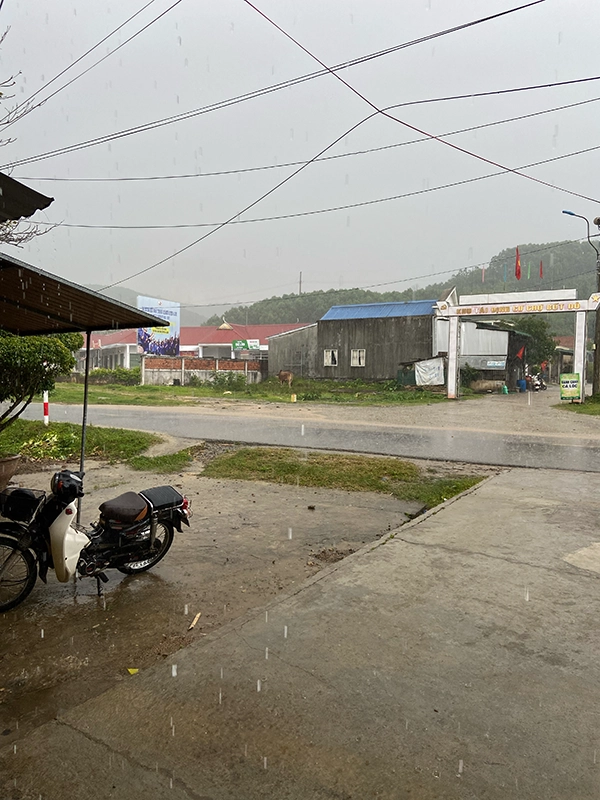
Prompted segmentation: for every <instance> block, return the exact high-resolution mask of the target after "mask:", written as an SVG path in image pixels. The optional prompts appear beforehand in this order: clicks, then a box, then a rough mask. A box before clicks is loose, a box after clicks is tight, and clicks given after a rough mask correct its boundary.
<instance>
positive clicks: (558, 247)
mask: <svg viewBox="0 0 600 800" xmlns="http://www.w3.org/2000/svg"><path fill="white" fill-rule="evenodd" d="M519 253H520V256H521V280H520V281H518V280H517V279H516V277H515V248H514V247H512V248H508V249H506V250H502V252H500V253H498V255H496V256H494V257H493V258H492V259H491V261H490V263H489V264H488V265H487V268H486V269H485V272H484V275H483V280H482V269H481V267H471V268H466V269H463V270H460V271H459V272H457V273H455V274H454V275H452V276H451V277H449V278H448V279H447V280H445V281H444V282H442V283H434V284H430V285H428V286H425V287H423V288H422V289H416V290H413V289H406V290H405V291H402V292H373V291H369V290H365V289H329V290H328V291H318V292H306V293H305V294H301V295H297V294H288V295H283V296H282V297H270V298H267V299H265V300H259V301H258V302H257V303H253V304H252V305H249V306H237V307H235V308H231V309H229V311H226V312H225V318H226V319H227V321H228V322H237V323H241V324H244V323H246V322H247V323H248V324H250V325H253V324H254V325H256V324H260V323H268V322H316V321H317V320H318V319H320V318H321V317H322V316H323V314H325V312H326V311H327V310H328V309H329V308H331V306H333V305H345V304H353V303H383V302H389V301H401V300H418V299H432V300H433V299H437V298H439V297H440V295H441V294H442V293H443V292H444V290H446V289H449V288H451V287H453V286H456V288H457V291H458V294H459V295H461V294H484V293H485V294H488V293H492V292H514V291H517V290H519V291H536V290H539V289H563V288H568V289H577V292H578V297H579V298H587V297H589V296H590V294H591V293H592V292H593V291H594V290H595V288H596V278H595V271H596V256H595V253H594V252H593V250H592V248H591V247H590V246H589V244H588V243H587V242H551V243H546V244H523V245H519ZM540 261H541V262H542V269H543V277H542V278H540ZM400 266H401V265H400ZM563 316H564V315H554V316H553V320H552V321H553V323H554V324H553V327H554V329H555V332H556V333H563V332H570V330H568V329H569V328H570V327H571V322H572V320H571V317H572V315H567V316H566V319H559V318H562V317H563ZM220 321H221V318H220V317H219V316H214V317H211V318H210V319H209V320H207V323H206V324H207V325H218V324H219V322H220ZM565 325H566V326H567V330H563V329H564V328H565Z"/></svg>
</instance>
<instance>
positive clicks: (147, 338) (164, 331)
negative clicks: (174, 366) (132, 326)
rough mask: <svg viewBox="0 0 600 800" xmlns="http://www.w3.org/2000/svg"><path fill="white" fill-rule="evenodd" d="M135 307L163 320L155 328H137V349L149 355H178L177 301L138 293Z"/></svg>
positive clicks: (179, 314) (178, 321)
mask: <svg viewBox="0 0 600 800" xmlns="http://www.w3.org/2000/svg"><path fill="white" fill-rule="evenodd" d="M137 307H138V308H139V309H140V311H145V312H146V313H147V314H152V316H153V317H158V318H159V319H163V320H164V321H165V324H164V325H161V326H160V327H155V328H138V351H139V352H140V353H144V354H146V355H149V356H178V355H179V336H180V328H181V325H180V316H181V309H180V304H179V303H174V302H172V301H171V300H158V299H157V298H156V297H144V296H142V295H138V299H137Z"/></svg>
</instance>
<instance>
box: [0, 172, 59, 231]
mask: <svg viewBox="0 0 600 800" xmlns="http://www.w3.org/2000/svg"><path fill="white" fill-rule="evenodd" d="M53 201H54V198H53V197H46V195H44V194H40V193H39V192H36V191H35V190H34V189H30V188H29V186H25V184H23V183H21V182H20V181H16V180H15V179H14V178H11V177H9V176H8V175H5V174H4V173H2V172H0V223H2V222H9V221H12V220H17V219H21V218H22V217H30V216H31V215H32V214H35V212H36V211H41V210H43V209H44V208H48V206H49V205H50V203H52V202H53Z"/></svg>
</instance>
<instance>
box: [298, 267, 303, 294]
mask: <svg viewBox="0 0 600 800" xmlns="http://www.w3.org/2000/svg"><path fill="white" fill-rule="evenodd" d="M298 294H302V271H300V279H299V280H298Z"/></svg>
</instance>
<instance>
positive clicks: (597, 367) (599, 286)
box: [563, 211, 600, 395]
mask: <svg viewBox="0 0 600 800" xmlns="http://www.w3.org/2000/svg"><path fill="white" fill-rule="evenodd" d="M563 214H568V215H569V216H570V217H578V218H579V219H582V220H583V221H584V222H585V224H586V225H587V240H588V244H589V245H590V247H593V249H594V251H595V253H596V291H597V292H598V293H600V251H599V250H598V248H597V247H596V245H595V244H593V242H592V240H591V239H590V222H589V220H588V218H587V217H582V216H581V214H575V213H574V212H573V211H563ZM594 225H596V227H597V228H598V229H599V230H600V217H596V218H595V219H594ZM581 390H582V392H585V387H583V386H582V387H581ZM592 394H593V395H594V394H600V308H598V309H597V310H596V325H595V328H594V374H593V380H592Z"/></svg>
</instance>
